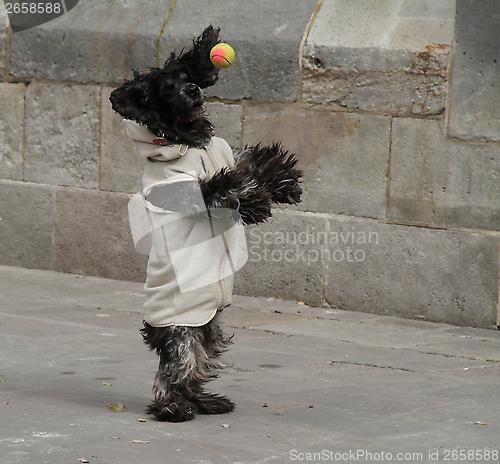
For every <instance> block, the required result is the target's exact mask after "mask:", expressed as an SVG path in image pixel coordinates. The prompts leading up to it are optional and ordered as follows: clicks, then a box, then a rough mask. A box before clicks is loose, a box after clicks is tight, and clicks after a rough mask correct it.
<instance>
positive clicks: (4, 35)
mask: <svg viewBox="0 0 500 464" xmlns="http://www.w3.org/2000/svg"><path fill="white" fill-rule="evenodd" d="M9 33H10V32H9V17H8V16H7V10H5V8H0V80H3V79H4V76H6V75H7V72H8V71H7V63H8V43H9Z"/></svg>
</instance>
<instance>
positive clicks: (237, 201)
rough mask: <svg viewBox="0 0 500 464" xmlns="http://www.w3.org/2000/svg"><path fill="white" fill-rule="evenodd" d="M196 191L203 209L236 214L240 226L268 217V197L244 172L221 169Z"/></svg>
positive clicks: (268, 194) (258, 184) (266, 191)
mask: <svg viewBox="0 0 500 464" xmlns="http://www.w3.org/2000/svg"><path fill="white" fill-rule="evenodd" d="M200 188H201V192H202V194H203V198H204V200H205V203H206V206H207V208H227V209H232V210H234V211H237V212H238V213H239V215H240V217H241V220H242V221H243V223H244V224H258V223H260V222H265V221H266V220H267V219H269V217H271V215H272V213H271V194H270V193H269V191H268V190H267V189H266V188H265V187H264V186H263V185H262V184H261V183H260V182H258V181H257V179H255V178H253V177H252V175H251V174H250V173H248V172H245V171H237V170H232V169H228V168H222V169H221V170H220V171H218V172H217V173H216V174H215V175H214V176H213V177H212V178H211V179H209V180H208V181H202V182H200Z"/></svg>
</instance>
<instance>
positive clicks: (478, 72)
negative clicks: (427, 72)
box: [448, 0, 500, 141]
mask: <svg viewBox="0 0 500 464" xmlns="http://www.w3.org/2000/svg"><path fill="white" fill-rule="evenodd" d="M499 17H500V4H499V3H498V2H497V1H495V0H473V1H470V0H457V14H456V20H455V42H454V44H453V65H452V81H451V82H452V84H451V90H450V113H449V127H448V134H449V136H450V137H456V138H460V139H464V140H481V141H499V140H500V107H499V105H498V91H499V90H498V87H499V85H500V81H499V79H498V74H499V68H500V63H499V59H498V18H499Z"/></svg>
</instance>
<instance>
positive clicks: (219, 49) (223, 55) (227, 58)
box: [210, 43, 234, 68]
mask: <svg viewBox="0 0 500 464" xmlns="http://www.w3.org/2000/svg"><path fill="white" fill-rule="evenodd" d="M210 61H211V62H212V63H213V65H214V66H217V67H218V68H227V67H229V66H231V65H232V64H233V61H234V50H233V47H231V45H228V44H227V43H220V44H217V45H216V46H215V47H214V48H212V50H211V51H210Z"/></svg>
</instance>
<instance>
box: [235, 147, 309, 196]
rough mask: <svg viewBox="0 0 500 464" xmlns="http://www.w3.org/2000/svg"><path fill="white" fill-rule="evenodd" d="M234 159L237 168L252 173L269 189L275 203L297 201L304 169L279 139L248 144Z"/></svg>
mask: <svg viewBox="0 0 500 464" xmlns="http://www.w3.org/2000/svg"><path fill="white" fill-rule="evenodd" d="M235 161H236V168H237V169H240V170H243V171H245V172H247V173H249V174H251V175H252V176H253V177H254V178H255V179H257V181H258V182H259V183H260V184H262V185H263V186H264V187H265V188H266V190H268V191H269V192H270V194H271V198H272V201H273V202H274V203H289V204H297V203H299V202H300V199H301V195H302V189H301V187H300V179H301V177H302V175H303V173H302V171H301V170H300V169H297V168H296V165H297V158H296V156H295V154H293V153H292V154H290V153H289V152H288V151H287V150H285V149H284V148H283V147H282V145H281V144H280V143H274V144H272V145H269V146H263V145H260V144H258V145H255V146H253V147H247V148H246V149H245V150H244V151H243V152H242V153H240V154H239V155H237V156H236V159H235Z"/></svg>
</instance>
